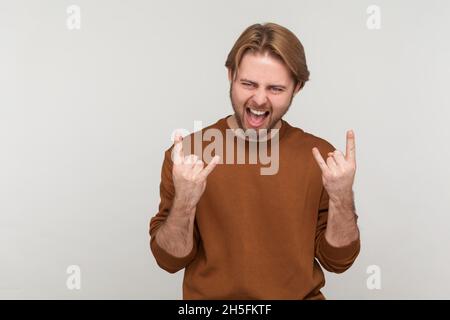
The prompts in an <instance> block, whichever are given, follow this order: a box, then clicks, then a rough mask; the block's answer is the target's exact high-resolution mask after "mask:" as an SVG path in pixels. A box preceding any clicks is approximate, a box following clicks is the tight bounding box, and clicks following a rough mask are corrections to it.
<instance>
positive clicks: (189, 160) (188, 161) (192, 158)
mask: <svg viewBox="0 0 450 320" xmlns="http://www.w3.org/2000/svg"><path fill="white" fill-rule="evenodd" d="M197 160H198V157H197V156H196V155H195V154H190V155H187V156H185V157H184V164H185V165H188V166H189V167H190V168H192V167H193V166H194V165H195V163H196V162H197Z"/></svg>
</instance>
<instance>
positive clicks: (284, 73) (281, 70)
mask: <svg viewBox="0 0 450 320" xmlns="http://www.w3.org/2000/svg"><path fill="white" fill-rule="evenodd" d="M245 56H247V57H248V55H247V54H246V55H245ZM251 56H253V57H255V55H251ZM260 57H262V56H260ZM245 58H246V57H244V59H242V61H241V63H240V65H239V67H238V68H237V77H236V79H237V80H238V81H248V82H252V83H256V84H263V85H274V86H275V85H277V86H288V85H289V83H290V80H291V77H290V74H289V71H288V69H287V67H286V66H285V65H284V64H283V62H280V61H279V60H277V59H274V58H271V57H269V59H273V60H272V61H271V62H270V63H269V64H267V63H264V64H263V65H261V64H258V63H257V61H255V60H254V61H250V60H251V58H250V57H248V58H249V59H245ZM256 58H257V57H256ZM267 58H268V57H264V59H267ZM272 62H273V63H272Z"/></svg>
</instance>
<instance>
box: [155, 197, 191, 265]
mask: <svg viewBox="0 0 450 320" xmlns="http://www.w3.org/2000/svg"><path fill="white" fill-rule="evenodd" d="M194 219H195V207H194V208H188V207H187V206H186V205H185V204H184V203H183V202H182V201H179V200H178V199H177V198H176V199H174V202H173V205H172V208H171V210H170V212H169V215H168V216H167V219H166V221H165V222H164V223H163V224H162V225H161V227H160V228H159V229H158V231H157V233H156V242H157V243H158V245H159V246H160V247H161V248H163V249H164V250H165V251H167V252H168V253H170V254H171V255H173V256H176V257H185V256H187V255H188V254H189V253H190V252H191V250H192V248H193V244H194V243H193V238H194V236H193V231H194Z"/></svg>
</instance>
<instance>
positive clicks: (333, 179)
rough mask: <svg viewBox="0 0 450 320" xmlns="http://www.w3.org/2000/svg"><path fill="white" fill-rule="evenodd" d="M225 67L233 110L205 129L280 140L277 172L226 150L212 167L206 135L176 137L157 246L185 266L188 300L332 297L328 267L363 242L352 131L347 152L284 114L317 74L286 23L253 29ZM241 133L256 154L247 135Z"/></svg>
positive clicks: (171, 267) (160, 257) (163, 187)
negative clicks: (233, 159) (326, 289)
mask: <svg viewBox="0 0 450 320" xmlns="http://www.w3.org/2000/svg"><path fill="white" fill-rule="evenodd" d="M225 66H226V67H227V69H228V78H229V81H230V98H231V103H232V106H233V109H234V114H233V115H229V116H227V117H225V118H222V119H220V120H219V121H217V122H216V123H215V124H213V125H211V126H209V127H207V128H205V129H203V130H202V131H201V132H200V133H201V134H206V131H207V130H212V129H215V130H218V131H219V132H222V133H224V134H225V131H228V130H233V132H239V129H242V131H244V130H245V131H246V132H249V131H251V130H253V132H256V133H257V135H256V139H257V140H258V141H259V139H260V140H261V141H266V142H268V143H269V144H271V145H274V144H275V142H272V141H276V144H277V146H278V148H277V149H276V151H277V154H278V159H279V165H278V170H277V172H276V174H271V175H262V174H261V171H260V170H259V169H260V168H261V163H260V162H257V163H256V164H235V163H234V164H228V163H226V162H225V161H223V160H224V159H225V156H224V155H223V153H222V156H218V155H215V156H214V157H213V158H212V160H211V161H209V163H207V164H206V165H205V164H204V163H203V161H202V160H201V159H200V158H201V155H200V156H199V155H197V154H196V153H195V152H194V153H192V145H191V144H190V141H191V139H192V138H193V137H194V136H195V135H196V134H198V133H194V134H191V135H190V136H188V137H185V138H183V139H182V138H181V137H180V136H177V137H176V138H175V143H174V145H172V146H171V147H170V148H169V149H168V150H166V151H165V157H164V162H163V166H162V172H161V184H160V194H161V202H160V205H159V212H158V213H157V214H156V215H155V216H154V217H153V218H152V219H151V221H150V236H151V240H150V246H151V250H152V253H153V255H154V257H155V259H156V261H157V263H158V265H159V266H160V267H161V268H163V269H165V270H167V271H168V272H171V273H174V272H177V271H179V270H181V269H183V268H185V274H184V280H183V298H184V299H325V297H324V296H323V294H322V293H321V291H320V289H321V288H322V287H323V286H324V284H325V279H324V274H323V271H322V268H321V266H322V267H323V268H325V269H326V270H328V271H330V272H335V273H341V272H344V271H345V270H347V269H348V268H349V267H350V266H351V265H352V264H353V262H354V261H355V259H356V257H357V256H358V254H359V250H360V238H359V229H358V226H357V215H356V212H355V207H354V199H353V190H352V186H353V181H354V175H355V170H356V161H355V137H354V134H353V132H352V131H348V132H347V146H346V153H345V154H343V153H342V152H340V151H338V150H335V148H334V147H333V146H332V145H331V144H330V143H328V142H327V141H326V140H324V139H321V138H319V137H316V136H314V135H312V134H310V133H307V132H305V131H303V130H302V129H300V128H296V127H293V126H291V125H290V124H289V123H288V122H286V121H285V120H283V119H282V117H283V116H284V114H285V113H286V112H287V110H288V109H289V107H290V105H291V103H292V99H293V97H294V96H295V95H296V94H297V93H298V92H299V91H300V89H302V88H303V86H304V84H305V82H306V81H307V80H308V77H309V71H308V69H307V67H306V59H305V54H304V50H303V46H302V45H301V43H300V41H299V40H298V39H297V37H296V36H295V35H294V34H293V33H292V32H290V31H289V30H288V29H286V28H284V27H282V26H280V25H277V24H274V23H267V24H264V25H261V24H255V25H252V26H250V27H248V28H247V29H246V30H245V31H244V32H243V33H242V35H241V36H240V37H239V39H238V40H237V41H236V43H235V45H234V47H233V48H232V50H231V51H230V53H229V55H228V59H227V61H226V64H225ZM267 132H269V133H270V134H269V135H267ZM273 132H275V134H274V135H273ZM264 133H266V135H265V134H264ZM236 136H237V139H236V140H238V139H241V141H244V148H245V151H246V152H247V153H250V147H249V146H250V143H251V139H249V137H250V135H240V136H239V135H238V134H237V135H236ZM203 137H204V136H203ZM274 137H275V138H276V139H275V138H274ZM188 140H189V144H188V143H186V141H188ZM233 141H234V140H233ZM201 144H202V146H203V147H205V146H208V143H207V142H205V139H203V140H202V141H201ZM221 151H223V150H221ZM227 152H230V149H227ZM272 153H274V152H273V149H272ZM324 158H326V160H324ZM319 262H320V264H321V266H320V265H319Z"/></svg>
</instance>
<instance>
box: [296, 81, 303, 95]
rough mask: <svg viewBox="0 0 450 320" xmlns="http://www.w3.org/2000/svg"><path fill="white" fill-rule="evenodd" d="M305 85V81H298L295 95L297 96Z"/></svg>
mask: <svg viewBox="0 0 450 320" xmlns="http://www.w3.org/2000/svg"><path fill="white" fill-rule="evenodd" d="M304 84H305V83H304V82H303V81H298V83H297V85H296V86H295V88H294V95H296V94H297V93H298V92H299V91H300V89H301V88H303V85H304Z"/></svg>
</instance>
